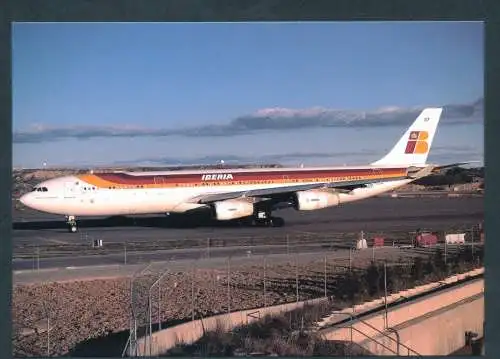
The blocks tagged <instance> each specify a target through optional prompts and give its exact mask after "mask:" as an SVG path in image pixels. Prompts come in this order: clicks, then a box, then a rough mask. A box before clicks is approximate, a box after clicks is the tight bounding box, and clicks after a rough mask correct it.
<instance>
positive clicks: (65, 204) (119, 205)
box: [21, 176, 411, 216]
mask: <svg viewBox="0 0 500 359" xmlns="http://www.w3.org/2000/svg"><path fill="white" fill-rule="evenodd" d="M409 182H411V180H398V181H390V182H380V183H376V184H371V185H368V187H365V188H357V189H354V190H353V191H352V192H350V193H340V194H339V196H340V202H341V203H348V202H352V201H357V200H360V199H365V198H368V197H372V196H376V195H379V194H381V193H384V192H387V191H391V190H393V189H395V188H397V187H400V186H402V185H405V184H407V183H409ZM75 183H78V185H76V184H75ZM308 183H309V182H306V183H301V184H308ZM310 183H311V184H313V183H314V182H310ZM294 185H296V183H287V184H286V183H285V184H255V185H242V186H239V185H230V186H224V185H221V186H212V187H189V186H186V187H178V188H123V189H108V188H92V185H91V184H88V183H85V182H84V181H82V180H81V179H79V178H77V177H73V176H66V177H60V178H55V179H52V180H48V181H45V182H43V183H42V184H40V185H39V186H40V187H45V188H47V191H46V192H36V191H35V192H30V193H28V194H26V195H24V196H23V197H22V198H21V201H22V202H23V203H24V204H25V205H27V206H29V207H31V208H33V209H36V210H39V211H43V212H47V213H52V214H59V215H72V216H115V215H138V214H158V213H167V212H172V213H184V212H186V211H189V210H193V209H197V208H202V207H206V205H204V204H198V203H192V202H189V200H190V199H191V198H193V197H196V196H200V195H205V194H216V193H226V192H238V191H248V190H254V189H261V188H270V187H274V188H276V187H279V188H284V189H285V188H286V187H292V186H294ZM85 188H88V189H90V190H86V189H85Z"/></svg>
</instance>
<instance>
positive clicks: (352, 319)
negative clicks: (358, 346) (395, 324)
mask: <svg viewBox="0 0 500 359" xmlns="http://www.w3.org/2000/svg"><path fill="white" fill-rule="evenodd" d="M332 315H346V316H348V317H349V319H350V323H351V324H350V326H349V327H347V326H344V325H343V327H344V328H350V330H351V342H352V341H353V339H352V331H353V330H355V331H357V332H359V333H360V334H362V335H364V336H365V337H367V338H368V339H370V340H372V341H373V342H375V343H377V344H379V345H381V346H382V347H384V348H385V349H387V350H389V351H391V352H392V353H393V354H396V355H400V350H399V348H400V347H402V348H404V349H406V350H407V356H410V353H412V354H413V355H414V356H418V357H421V356H422V355H421V354H419V353H417V352H416V351H415V350H413V349H411V348H410V347H408V346H407V345H405V344H402V343H401V342H400V340H399V335H398V333H397V331H396V330H395V329H394V328H387V330H390V331H391V332H393V333H395V334H396V336H397V337H398V339H397V340H396V339H394V338H393V337H391V336H390V335H389V334H387V333H385V332H384V331H382V330H380V329H378V328H376V327H375V326H373V325H371V324H369V323H368V322H366V321H365V320H363V319H361V318H359V317H357V316H356V315H355V314H351V313H343V312H333V313H332ZM353 321H356V322H359V323H362V324H364V325H366V326H367V327H369V328H370V329H372V330H374V331H375V332H376V333H377V334H379V335H382V336H383V337H385V338H388V339H389V340H390V341H391V342H395V343H396V345H397V350H396V351H394V350H393V349H390V348H387V347H386V346H385V345H384V344H383V343H380V342H379V341H377V340H376V339H374V338H372V337H370V336H368V335H367V334H365V333H363V332H361V331H360V330H359V329H357V328H354V327H353V324H354V323H353ZM335 327H339V325H335V324H334V325H332V326H331V327H330V328H335Z"/></svg>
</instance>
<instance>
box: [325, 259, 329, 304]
mask: <svg viewBox="0 0 500 359" xmlns="http://www.w3.org/2000/svg"><path fill="white" fill-rule="evenodd" d="M324 265H325V266H324V270H325V298H328V293H327V289H326V256H325V263H324Z"/></svg>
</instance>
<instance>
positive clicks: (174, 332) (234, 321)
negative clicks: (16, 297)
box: [129, 268, 484, 356]
mask: <svg viewBox="0 0 500 359" xmlns="http://www.w3.org/2000/svg"><path fill="white" fill-rule="evenodd" d="M483 272H484V268H480V269H477V270H474V271H471V272H467V273H464V274H460V275H455V276H452V277H449V278H446V279H445V280H443V281H441V282H438V283H430V284H426V285H422V286H419V287H416V288H415V291H414V295H416V294H422V293H424V292H425V291H428V290H431V289H433V288H437V287H439V286H442V285H443V284H447V283H454V282H456V281H457V280H462V279H464V278H466V277H469V276H475V275H478V274H481V273H483ZM410 296H411V295H410V294H409V291H402V292H400V293H397V294H395V295H393V296H392V299H391V300H390V301H389V300H388V302H394V301H396V300H399V299H400V298H401V297H410ZM448 298H451V297H448ZM462 298H463V297H462ZM323 301H325V298H318V299H312V300H306V301H302V302H294V303H287V304H280V305H275V306H271V307H263V308H256V309H248V310H242V311H237V312H232V313H226V314H219V315H216V316H212V317H208V318H205V319H200V320H195V321H190V322H186V323H183V324H179V325H176V326H173V327H170V328H167V329H164V330H161V331H158V332H156V333H153V335H152V336H151V343H152V344H151V346H150V345H149V340H150V338H149V337H142V338H139V339H138V340H137V355H138V356H146V355H151V356H156V355H158V354H160V353H163V352H166V351H167V350H169V349H171V348H173V347H174V346H176V345H177V344H179V343H186V344H191V343H194V342H196V341H197V340H199V339H200V338H201V337H202V336H203V333H204V332H208V331H213V330H215V329H217V327H221V328H223V329H224V330H231V329H233V328H236V327H238V326H241V325H246V324H249V323H251V322H253V321H255V320H258V319H259V318H262V317H264V316H266V315H276V314H280V313H283V312H288V311H291V310H294V309H297V308H301V307H303V306H304V305H306V304H316V303H321V302H323ZM383 303H384V299H383V298H378V299H375V300H373V301H370V302H366V303H363V304H360V305H357V306H355V307H354V308H353V307H350V308H346V309H344V310H342V311H340V312H337V313H334V314H332V315H331V316H329V317H328V318H326V319H325V320H323V321H322V322H320V323H318V327H320V328H321V327H322V326H324V325H326V324H328V323H331V322H337V321H340V320H344V319H346V316H347V317H348V316H349V315H350V314H351V313H353V314H356V315H359V314H360V313H363V312H366V311H368V310H371V309H374V308H375V307H379V306H380V305H383ZM447 303H450V304H451V303H452V301H451V299H448V302H447ZM434 305H437V304H436V302H434ZM398 308H399V307H398ZM398 308H396V309H398ZM422 308H427V309H422V310H426V311H427V312H428V311H429V308H428V307H422ZM396 309H392V310H391V311H395V310H396ZM399 309H400V308H399ZM415 313H420V312H418V311H415ZM423 313H425V311H424V312H423ZM399 315H402V314H399ZM404 315H407V316H408V315H409V316H410V317H411V318H414V317H415V316H412V314H411V309H410V313H409V312H408V310H407V311H406V312H404V314H403V318H405V317H404ZM397 318H398V315H396V314H392V316H391V319H392V320H393V321H392V322H390V323H392V324H391V325H397V324H400V323H402V321H401V320H399V321H398V319H397ZM408 318H409V317H406V319H408ZM378 324H380V323H378ZM379 327H380V328H383V324H382V326H379ZM338 330H343V328H339V329H338ZM344 334H345V333H344ZM348 334H349V335H344V336H342V335H340V334H339V337H341V338H344V339H341V340H345V338H349V339H350V332H349V333H348ZM358 334H359V333H358ZM375 334H376V331H373V332H372V335H375ZM332 335H333V334H332ZM357 338H358V339H359V340H362V339H363V337H362V335H360V334H359V335H358V337H357ZM150 348H151V352H150ZM130 354H131V353H130V352H129V355H130Z"/></svg>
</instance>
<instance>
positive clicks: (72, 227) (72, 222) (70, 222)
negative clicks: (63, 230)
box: [66, 216, 78, 233]
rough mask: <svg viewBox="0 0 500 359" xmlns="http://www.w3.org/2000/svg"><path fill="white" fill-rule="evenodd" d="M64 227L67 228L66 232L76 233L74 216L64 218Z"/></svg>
mask: <svg viewBox="0 0 500 359" xmlns="http://www.w3.org/2000/svg"><path fill="white" fill-rule="evenodd" d="M66 225H67V226H68V232H70V233H76V232H78V226H77V225H76V218H75V216H66Z"/></svg>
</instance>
